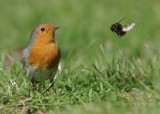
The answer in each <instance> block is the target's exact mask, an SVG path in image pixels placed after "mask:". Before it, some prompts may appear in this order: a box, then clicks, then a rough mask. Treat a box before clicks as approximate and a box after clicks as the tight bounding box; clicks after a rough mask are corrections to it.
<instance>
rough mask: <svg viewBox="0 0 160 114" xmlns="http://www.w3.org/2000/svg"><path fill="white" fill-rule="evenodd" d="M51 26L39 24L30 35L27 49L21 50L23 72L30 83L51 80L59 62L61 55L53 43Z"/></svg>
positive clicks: (55, 27)
mask: <svg viewBox="0 0 160 114" xmlns="http://www.w3.org/2000/svg"><path fill="white" fill-rule="evenodd" d="M58 28H59V27H57V26H54V25H53V24H49V23H44V24H39V25H38V26H36V27H35V28H34V30H33V31H32V33H31V36H30V39H29V42H28V45H27V47H26V48H25V49H24V50H23V53H22V61H23V66H24V69H25V71H26V72H27V74H28V76H29V77H30V78H31V79H32V82H40V81H43V80H47V79H49V80H51V81H52V80H53V78H54V76H55V74H56V72H57V69H58V64H59V61H60V57H61V53H60V49H59V47H58V45H57V44H56V43H55V30H56V29H58Z"/></svg>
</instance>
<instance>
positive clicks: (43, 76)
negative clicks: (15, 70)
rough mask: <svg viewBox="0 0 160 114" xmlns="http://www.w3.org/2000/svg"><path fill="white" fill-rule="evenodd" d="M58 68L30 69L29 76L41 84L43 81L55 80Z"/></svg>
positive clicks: (28, 70)
mask: <svg viewBox="0 0 160 114" xmlns="http://www.w3.org/2000/svg"><path fill="white" fill-rule="evenodd" d="M56 71H57V68H56V69H55V68H54V69H50V70H47V69H36V68H31V67H30V68H28V69H27V75H28V76H29V78H31V79H33V80H34V81H36V82H40V81H43V80H48V79H53V78H54V76H55V74H56Z"/></svg>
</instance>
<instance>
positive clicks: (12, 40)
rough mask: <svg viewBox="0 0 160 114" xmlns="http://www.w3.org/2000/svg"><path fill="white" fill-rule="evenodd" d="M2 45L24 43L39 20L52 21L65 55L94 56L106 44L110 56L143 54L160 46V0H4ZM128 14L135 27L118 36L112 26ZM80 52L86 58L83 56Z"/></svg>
mask: <svg viewBox="0 0 160 114" xmlns="http://www.w3.org/2000/svg"><path fill="white" fill-rule="evenodd" d="M0 9H1V10H0V49H1V52H2V51H10V50H14V49H16V48H24V47H25V46H26V44H27V42H28V40H29V37H30V33H31V31H32V30H33V28H34V27H35V26H37V25H38V24H40V23H46V22H47V23H53V24H54V25H57V26H60V27H61V28H60V29H59V30H57V31H56V42H57V43H58V45H59V47H60V48H61V51H62V59H63V60H66V59H67V57H70V56H72V57H73V56H74V57H75V59H76V60H78V59H82V58H83V56H85V59H88V58H90V57H91V56H92V57H93V56H95V54H97V51H98V50H99V49H100V48H99V46H100V44H102V45H103V47H104V49H105V52H106V53H107V54H108V57H110V56H112V54H113V53H116V52H117V50H119V49H120V50H123V51H126V52H128V53H130V54H131V56H135V57H141V56H143V54H144V51H145V48H144V47H145V46H146V45H147V46H150V47H152V48H154V49H156V50H158V49H159V48H160V46H159V41H160V39H159V35H160V33H159V28H160V22H159V20H160V15H159V11H160V2H159V0H153V1H149V0H139V1H134V0H112V1H109V0H98V1H97V0H68V1H62V0H46V1H44V0H39V1H36V0H33V1H26V0H17V1H12V0H5V1H4V0H0ZM124 17H126V19H125V20H124V21H123V22H122V24H123V25H127V24H128V23H132V22H135V23H136V26H135V27H134V29H132V30H131V31H129V32H128V33H127V34H126V36H124V37H122V38H121V39H119V37H118V36H117V35H116V34H115V33H112V32H111V31H110V26H111V25H112V24H113V23H114V22H117V21H119V20H120V19H122V18H124ZM80 56H81V57H80Z"/></svg>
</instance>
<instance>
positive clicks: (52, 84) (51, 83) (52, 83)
mask: <svg viewBox="0 0 160 114" xmlns="http://www.w3.org/2000/svg"><path fill="white" fill-rule="evenodd" d="M50 87H54V81H53V79H50Z"/></svg>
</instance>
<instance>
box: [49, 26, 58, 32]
mask: <svg viewBox="0 0 160 114" xmlns="http://www.w3.org/2000/svg"><path fill="white" fill-rule="evenodd" d="M58 28H59V27H58V26H55V27H53V28H52V29H50V30H51V31H52V30H56V29H58Z"/></svg>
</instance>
